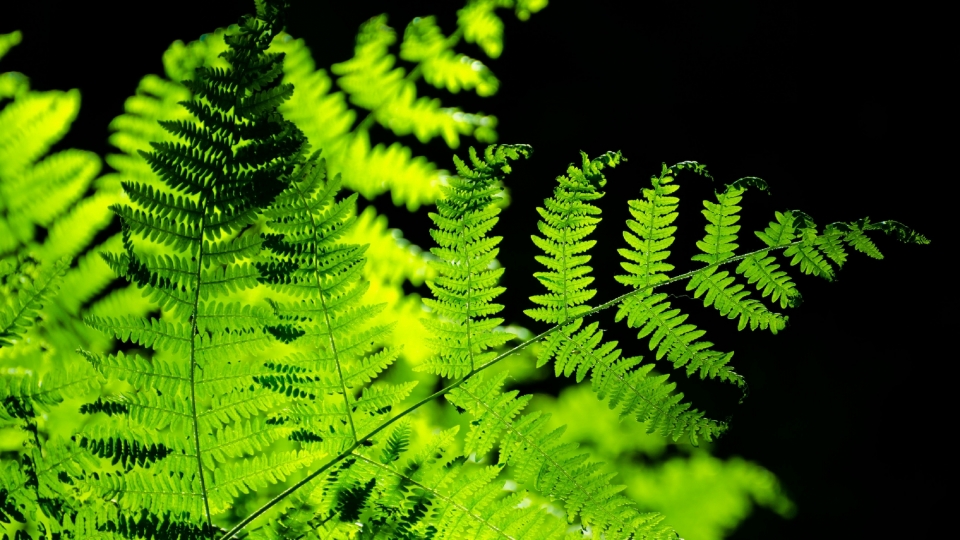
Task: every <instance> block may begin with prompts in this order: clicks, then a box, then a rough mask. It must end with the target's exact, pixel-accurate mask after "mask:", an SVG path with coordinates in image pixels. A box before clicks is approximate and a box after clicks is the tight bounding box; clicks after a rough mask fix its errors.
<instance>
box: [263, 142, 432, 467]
mask: <svg viewBox="0 0 960 540" xmlns="http://www.w3.org/2000/svg"><path fill="white" fill-rule="evenodd" d="M339 189H340V179H339V177H336V178H332V179H328V180H327V179H325V167H324V162H323V161H318V160H317V158H316V156H314V157H313V158H312V159H310V160H308V161H305V162H304V163H303V164H302V165H301V166H300V168H299V169H298V171H297V172H296V173H295V174H294V176H293V181H292V182H291V183H290V186H289V187H288V188H287V189H286V190H285V191H284V192H283V193H281V194H280V196H279V197H277V199H276V201H275V202H274V204H273V205H272V206H271V207H270V208H269V209H268V210H267V211H266V215H267V217H268V218H269V219H270V221H269V222H268V228H269V231H270V232H269V233H268V234H267V235H266V236H265V240H264V245H265V248H266V251H265V255H266V260H265V261H264V262H260V263H258V265H257V266H258V268H259V269H260V272H261V274H262V278H261V279H262V280H264V281H265V282H267V283H268V284H269V285H270V286H271V288H272V289H274V290H276V291H277V292H279V293H281V294H283V295H284V296H285V298H286V299H285V300H284V301H275V302H274V307H275V310H276V314H277V316H278V317H279V318H280V321H281V325H280V327H279V328H276V329H274V330H273V331H274V332H275V333H278V334H280V333H282V332H286V334H287V335H288V336H289V337H290V339H289V340H288V341H291V342H292V343H293V344H294V345H295V346H296V345H300V346H301V348H302V350H301V351H300V352H298V353H296V354H294V355H292V356H289V357H287V358H283V359H278V360H276V361H274V362H271V363H269V364H268V367H269V368H270V369H271V370H272V371H273V373H272V374H269V375H263V376H260V377H258V378H257V382H258V383H259V384H261V385H263V386H265V387H268V388H271V389H273V390H275V391H280V392H283V393H286V394H288V395H293V396H297V397H306V398H307V399H304V400H302V401H301V402H299V403H298V404H297V405H296V406H295V407H294V408H293V409H292V410H291V411H290V413H289V417H288V418H285V419H284V420H283V421H282V422H278V423H288V424H291V425H294V426H296V428H297V431H296V438H297V439H298V440H301V441H305V442H315V443H319V445H320V447H321V448H323V449H324V450H326V451H329V452H332V453H336V452H340V451H342V450H343V449H344V448H346V447H347V446H349V445H351V444H353V443H356V442H357V441H358V440H359V439H358V437H359V435H361V434H363V433H367V432H369V431H370V430H372V429H373V428H375V427H376V425H377V423H379V422H381V421H382V415H383V414H384V413H385V412H386V411H388V410H389V408H390V407H391V406H392V405H394V404H396V403H398V402H400V401H402V400H403V399H404V398H405V397H406V396H407V395H408V394H409V392H410V390H411V389H412V388H413V386H414V385H415V384H416V383H415V382H412V383H403V384H399V385H391V384H387V383H379V384H377V385H376V386H368V384H369V383H370V382H371V381H373V380H374V379H376V378H377V377H378V375H379V374H380V373H381V372H382V371H383V370H385V369H386V368H387V367H388V366H389V365H390V364H392V363H393V362H394V361H395V360H396V358H397V353H398V351H397V350H395V349H391V348H380V347H379V346H377V345H376V344H378V343H383V342H384V341H386V338H385V335H386V334H388V333H389V332H390V330H391V327H390V325H379V324H374V323H373V319H374V317H376V315H377V314H378V313H379V312H380V311H381V310H382V309H383V306H382V305H379V306H370V305H364V304H363V303H362V299H363V295H364V293H365V292H366V290H367V288H368V287H369V283H367V282H365V281H363V280H362V279H361V275H362V271H363V265H364V263H365V260H364V257H363V254H364V251H365V248H364V247H362V246H358V245H351V244H347V243H344V242H343V238H344V236H345V235H346V234H347V233H348V231H349V229H350V228H351V227H352V225H353V224H354V222H355V221H356V217H355V200H356V197H357V196H356V194H353V195H351V196H350V197H347V198H346V199H343V200H340V201H337V200H336V199H335V197H336V195H337V193H338V191H339ZM361 392H362V393H361Z"/></svg>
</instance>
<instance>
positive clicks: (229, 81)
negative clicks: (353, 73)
mask: <svg viewBox="0 0 960 540" xmlns="http://www.w3.org/2000/svg"><path fill="white" fill-rule="evenodd" d="M278 9H279V8H278V6H276V5H274V4H272V3H271V4H268V9H267V16H266V19H265V20H260V19H256V18H253V17H248V18H245V19H243V20H242V21H241V24H240V28H239V30H238V31H237V33H235V34H234V35H232V36H230V37H229V38H228V39H227V42H228V45H229V49H228V50H227V51H226V52H225V53H224V55H223V56H224V59H225V60H226V61H227V62H228V63H229V64H230V66H231V67H229V68H198V70H197V72H196V76H195V77H194V78H193V79H192V80H190V81H188V82H187V83H186V84H187V86H188V87H189V89H190V90H191V92H192V94H193V96H194V97H193V98H192V99H191V100H189V101H184V102H183V106H184V108H185V109H186V110H187V111H189V112H190V118H189V119H185V120H179V121H171V122H165V123H163V124H162V125H163V127H164V129H165V130H166V131H167V132H168V133H169V134H170V135H171V136H172V137H173V139H174V140H172V141H170V140H168V141H162V142H156V143H154V144H153V151H152V152H149V153H147V152H144V153H143V157H144V159H145V160H146V161H147V163H149V165H150V167H151V169H152V170H153V171H154V172H155V173H156V175H157V177H158V178H159V181H157V182H151V183H146V182H135V181H133V182H125V183H124V189H125V191H126V192H127V194H128V195H129V197H130V201H131V204H130V205H124V206H117V207H115V211H116V213H117V214H118V215H119V216H120V219H121V224H122V231H123V247H124V252H123V253H121V254H110V255H107V256H105V258H106V259H107V260H108V262H109V263H110V265H111V266H112V267H113V268H114V269H115V271H117V272H118V273H119V274H121V275H123V276H125V277H127V278H128V279H129V280H131V281H132V282H134V283H136V284H137V285H139V286H140V287H143V288H144V289H145V290H146V291H147V292H148V293H149V294H150V296H151V298H152V299H154V300H155V301H156V302H157V303H159V304H160V305H161V306H162V307H163V308H164V316H163V317H162V318H148V319H143V318H139V317H133V316H126V317H106V316H91V317H89V318H88V319H87V320H88V322H89V324H91V325H92V326H94V327H96V328H98V329H101V330H103V331H104V332H108V333H111V334H113V335H115V336H116V337H117V338H119V339H122V340H124V341H131V342H133V343H136V344H138V345H140V346H142V347H146V348H153V349H155V350H156V351H157V353H156V354H155V355H154V356H153V358H152V359H150V360H142V359H137V358H136V357H132V358H131V357H126V356H124V355H123V354H121V353H117V354H115V355H95V354H87V356H88V358H89V360H90V361H91V362H92V363H93V365H95V366H96V367H97V368H98V370H100V372H101V373H103V374H104V375H105V376H107V377H110V378H113V379H119V380H123V381H126V382H127V383H128V384H129V385H130V386H131V387H132V388H133V389H134V391H133V392H130V393H127V394H126V395H124V396H122V397H117V398H113V400H111V401H108V402H107V404H105V405H104V406H103V407H100V408H99V409H100V410H103V411H104V412H108V411H109V412H111V413H113V414H120V415H121V416H123V417H125V418H126V422H125V423H127V424H128V425H132V426H136V427H138V428H143V429H148V430H149V429H161V430H164V429H166V431H161V433H162V434H166V436H164V437H161V439H160V442H161V443H162V444H164V445H165V446H166V447H167V448H171V449H178V450H180V452H176V453H175V454H174V455H169V456H168V455H165V454H163V453H154V454H142V455H141V457H142V456H143V455H146V456H147V457H146V458H144V459H132V461H137V462H139V463H142V466H137V467H134V468H133V469H132V470H129V471H125V472H124V473H123V474H110V473H108V474H102V475H100V476H99V477H98V478H88V479H87V480H86V482H87V483H88V484H89V485H90V486H91V487H92V488H93V489H94V490H95V491H97V492H99V493H101V494H102V495H103V496H107V497H116V499H117V501H118V503H117V504H118V506H119V509H120V511H121V514H122V515H125V516H134V515H138V514H139V513H140V512H141V510H146V511H147V512H148V513H150V514H152V515H154V516H166V517H165V518H164V521H170V522H173V523H180V524H182V525H183V526H189V527H195V528H199V529H207V530H212V529H210V528H211V527H212V521H211V520H212V516H213V515H215V514H219V513H222V512H224V511H226V510H228V509H230V508H231V506H232V503H233V500H234V499H235V498H236V497H238V496H239V495H241V494H243V493H247V492H249V491H250V490H257V489H261V488H263V487H265V486H268V485H270V484H274V483H276V482H278V481H281V480H282V479H283V478H285V477H287V476H289V475H290V474H291V473H292V472H293V471H295V470H296V469H298V468H300V467H303V466H305V465H306V464H308V463H309V462H310V461H312V460H313V459H314V458H313V456H311V455H308V454H305V453H302V452H299V451H296V450H284V451H273V452H269V453H263V450H265V449H266V448H267V447H269V445H270V444H271V443H272V442H273V441H274V440H277V439H278V438H280V437H281V436H283V435H284V434H286V433H287V431H286V430H285V429H284V428H283V427H282V426H277V429H273V426H271V425H270V424H268V423H267V422H266V421H265V420H266V419H265V418H264V416H263V414H264V413H265V412H269V411H272V410H273V409H274V408H275V407H277V406H279V405H280V404H281V403H282V402H283V401H284V396H283V395H281V394H278V393H276V392H273V391H271V390H270V389H267V388H264V387H261V386H256V385H255V384H254V381H255V380H256V375H257V374H259V373H260V372H261V371H262V370H263V368H262V364H260V363H257V362H256V361H255V360H254V359H253V358H251V357H250V356H251V355H254V354H256V353H257V352H258V351H259V350H262V349H263V348H265V347H267V346H268V345H270V344H271V342H272V340H273V338H272V336H271V335H270V333H269V332H268V331H267V330H268V328H269V325H270V323H271V321H273V320H274V317H273V315H272V314H271V313H269V312H268V311H266V310H263V309H258V308H256V307H254V308H251V307H249V306H243V305H242V304H241V303H240V302H239V301H238V300H237V299H235V298H236V297H235V296H234V295H235V294H238V293H240V292H241V291H244V290H245V289H249V288H251V287H254V286H256V284H257V279H258V277H259V275H260V274H259V272H258V271H257V269H256V267H255V266H254V265H253V264H252V262H251V261H250V258H251V257H253V256H254V255H256V253H257V252H258V251H259V249H260V244H261V241H260V239H259V235H258V234H256V231H255V230H252V229H251V226H252V225H254V224H256V223H257V221H258V219H259V214H260V212H261V210H262V208H263V207H264V206H267V205H268V204H270V203H271V202H272V201H273V200H274V198H275V197H276V196H277V195H278V194H279V193H280V192H281V191H282V190H283V189H284V188H285V184H286V182H288V181H289V176H290V175H291V174H292V173H293V172H294V169H295V166H296V164H297V163H298V162H299V160H300V159H301V153H302V151H303V148H304V145H305V138H304V136H303V135H302V133H301V132H300V131H299V130H298V129H297V128H296V127H295V126H293V125H292V124H291V123H289V122H287V121H285V120H283V118H282V117H281V116H280V115H279V114H278V113H277V106H278V105H279V104H280V103H282V102H283V100H285V99H287V98H288V97H289V95H290V94H291V92H292V90H293V89H292V88H291V87H290V86H289V85H285V84H282V81H281V77H282V71H281V66H282V62H283V57H282V55H279V54H275V53H268V52H266V49H267V47H268V46H269V44H270V41H271V39H272V38H273V36H274V35H276V34H277V33H278V32H279V31H280V30H281V24H282V21H281V19H280V13H279V12H278ZM151 184H153V185H151ZM158 246H166V247H167V249H166V250H164V251H163V252H162V254H156V255H154V254H151V252H152V251H153V252H155V251H156V250H157V249H158ZM109 403H114V404H115V406H114V407H112V408H111V407H110V406H108V404H109ZM91 412H92V411H91ZM113 425H114V431H113V432H112V433H111V432H110V430H100V432H99V435H100V437H101V438H100V439H94V438H93V437H92V436H91V437H87V443H86V444H87V445H88V446H91V447H97V446H98V445H100V444H102V443H101V442H100V441H103V440H105V439H104V438H106V437H107V436H108V435H109V437H110V438H112V439H113V440H123V441H125V442H124V444H125V445H127V446H129V447H130V448H137V447H145V446H149V445H150V444H155V442H156V441H155V440H154V439H153V438H147V439H139V438H138V436H137V435H138V433H141V431H140V430H139V429H132V430H128V429H127V428H124V427H123V426H124V423H117V424H113ZM184 452H185V453H186V456H188V457H189V459H183V456H184ZM240 456H243V458H242V459H233V458H239V457H240ZM154 458H157V459H155V460H154ZM110 521H113V520H110Z"/></svg>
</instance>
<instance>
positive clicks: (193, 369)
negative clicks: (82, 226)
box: [190, 201, 213, 527]
mask: <svg viewBox="0 0 960 540" xmlns="http://www.w3.org/2000/svg"><path fill="white" fill-rule="evenodd" d="M200 212H201V216H202V217H201V218H200V231H199V234H198V238H199V239H200V240H199V241H198V242H197V244H198V251H197V274H196V280H197V281H196V283H197V290H196V293H195V294H194V297H193V306H192V311H191V313H190V415H191V418H190V420H191V422H192V423H193V440H194V446H195V447H196V449H197V474H198V475H199V476H200V491H201V497H202V499H203V509H204V511H205V512H206V516H207V526H208V527H212V526H213V519H212V517H211V515H210V500H209V499H210V498H209V496H208V495H207V480H206V477H205V475H204V472H203V454H202V450H201V448H200V415H199V414H198V413H197V348H198V340H199V339H200V332H199V330H198V327H197V323H198V321H197V317H198V315H199V314H200V289H201V287H202V286H203V255H204V252H203V248H204V244H205V242H203V233H204V228H205V227H206V225H207V201H203V202H202V203H201V207H200Z"/></svg>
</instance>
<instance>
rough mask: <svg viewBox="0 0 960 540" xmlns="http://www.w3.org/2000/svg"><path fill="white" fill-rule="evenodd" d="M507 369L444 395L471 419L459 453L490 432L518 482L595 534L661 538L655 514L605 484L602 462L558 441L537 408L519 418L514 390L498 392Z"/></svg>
mask: <svg viewBox="0 0 960 540" xmlns="http://www.w3.org/2000/svg"><path fill="white" fill-rule="evenodd" d="M505 378H506V373H503V374H501V375H499V376H495V377H491V378H486V377H484V376H482V375H477V376H474V377H473V378H471V379H470V380H468V381H467V382H466V383H465V384H463V385H461V386H460V387H459V388H456V389H454V390H453V391H452V392H450V393H449V394H448V397H449V399H450V400H451V401H452V402H453V403H455V404H456V405H457V406H459V407H461V408H463V409H465V410H466V411H467V412H468V413H470V415H471V416H473V417H474V418H475V419H476V420H474V422H472V425H471V430H470V431H471V433H470V434H468V435H467V441H468V442H467V443H466V444H465V447H464V451H465V452H472V451H479V450H481V449H483V448H484V447H486V446H487V445H488V444H489V441H490V440H491V439H490V438H486V437H484V436H479V435H477V433H483V434H488V433H489V434H492V436H491V438H492V439H493V440H499V441H500V442H499V448H500V452H499V458H498V460H499V463H500V464H502V465H509V466H510V470H511V471H512V473H513V475H514V477H515V478H516V479H517V481H519V482H521V483H523V484H525V485H528V486H529V487H531V488H532V489H533V490H534V491H537V492H539V493H542V494H543V495H545V496H548V497H555V498H558V499H560V500H562V501H563V502H564V506H565V508H566V510H567V518H568V520H570V521H571V522H572V521H573V520H574V519H576V518H577V517H579V518H580V520H581V522H582V523H583V525H585V526H587V525H589V526H590V527H591V528H592V529H593V530H594V531H595V534H598V535H601V534H602V535H604V536H605V537H607V538H631V537H632V538H641V537H642V538H661V537H663V538H666V537H667V535H668V534H669V531H668V529H667V528H665V527H664V526H663V525H661V524H660V521H661V520H662V518H661V517H660V516H658V515H655V514H644V513H641V512H639V511H637V510H636V509H635V508H634V507H633V506H632V505H631V503H630V502H629V501H628V500H627V499H626V498H625V497H623V496H622V495H619V491H620V490H621V488H619V487H616V486H613V485H611V484H610V480H611V478H612V476H613V475H611V474H608V473H606V472H604V471H603V465H602V463H600V462H597V461H591V460H590V459H589V458H588V456H587V454H585V453H583V452H580V451H578V449H577V445H576V444H573V443H564V442H562V440H561V436H562V434H563V429H562V428H561V429H556V430H553V431H548V430H547V429H546V428H545V426H546V423H545V422H546V420H547V418H548V417H547V416H544V415H541V414H540V413H539V412H533V413H529V414H526V415H523V416H519V413H520V412H521V410H522V409H523V407H524V406H525V405H526V403H525V402H522V403H521V404H520V405H519V406H517V405H516V403H517V402H518V401H521V400H517V399H516V394H517V393H516V391H511V392H506V393H504V392H502V390H501V387H502V385H503V382H504V380H505Z"/></svg>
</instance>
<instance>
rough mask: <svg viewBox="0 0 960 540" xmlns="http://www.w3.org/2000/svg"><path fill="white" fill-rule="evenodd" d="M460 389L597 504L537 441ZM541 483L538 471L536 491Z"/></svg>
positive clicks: (466, 387)
mask: <svg viewBox="0 0 960 540" xmlns="http://www.w3.org/2000/svg"><path fill="white" fill-rule="evenodd" d="M460 388H461V390H463V391H464V392H465V393H467V394H468V395H469V396H470V397H472V398H473V399H475V400H476V401H477V403H478V404H480V406H481V407H483V408H484V409H485V410H487V411H488V412H489V413H490V414H491V415H493V416H494V417H496V418H497V420H499V421H500V423H501V425H503V426H504V429H506V430H508V431H510V432H511V433H513V434H515V435H517V436H518V437H520V438H522V439H523V440H524V442H526V444H527V448H533V449H534V450H535V451H536V452H537V453H538V454H540V455H541V456H543V463H544V464H546V463H547V462H548V461H549V462H550V464H551V465H553V467H554V470H557V471H560V472H561V473H562V474H563V476H564V477H565V478H566V479H567V480H568V481H569V482H570V484H571V485H573V486H576V488H577V490H578V491H579V492H580V493H582V494H583V496H584V497H585V500H587V501H590V502H597V501H596V498H595V497H594V496H593V495H592V494H591V493H590V491H589V490H588V489H587V488H586V487H585V486H584V485H583V484H581V483H580V482H578V481H577V478H576V477H575V476H573V475H571V474H570V472H569V471H567V469H566V468H565V467H563V466H561V465H560V464H559V463H557V461H556V460H555V459H553V456H551V455H550V453H549V452H547V451H545V450H544V449H543V448H542V447H541V446H540V445H539V444H537V443H536V441H535V440H533V439H531V438H530V437H527V435H526V434H525V433H523V432H521V431H520V430H518V429H516V427H515V426H514V425H513V422H511V421H509V420H507V419H505V418H503V417H502V416H500V415H499V414H497V411H496V410H495V409H493V408H491V407H490V406H489V405H487V403H486V402H485V401H484V400H483V399H481V398H480V397H479V396H477V395H476V394H474V393H473V392H471V391H470V387H469V385H463V386H461V387H460ZM540 470H541V471H542V470H543V464H541V466H540ZM539 483H540V472H539V471H538V472H537V479H536V481H535V482H534V487H535V488H536V489H538V490H539V489H540V485H539ZM609 518H610V519H611V520H616V522H617V526H618V527H619V529H620V530H623V529H625V528H627V526H628V524H627V523H625V522H624V521H623V520H622V519H620V516H618V515H617V514H616V513H615V512H612V513H610V515H609Z"/></svg>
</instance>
